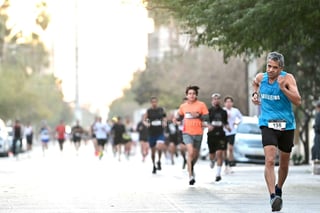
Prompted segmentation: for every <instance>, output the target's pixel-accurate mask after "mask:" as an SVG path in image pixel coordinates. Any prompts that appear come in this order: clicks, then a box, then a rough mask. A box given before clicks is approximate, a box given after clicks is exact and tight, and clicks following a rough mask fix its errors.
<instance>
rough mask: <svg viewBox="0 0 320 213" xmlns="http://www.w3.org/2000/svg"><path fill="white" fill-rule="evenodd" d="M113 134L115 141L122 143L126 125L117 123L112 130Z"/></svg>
mask: <svg viewBox="0 0 320 213" xmlns="http://www.w3.org/2000/svg"><path fill="white" fill-rule="evenodd" d="M111 131H112V133H113V138H114V141H116V142H120V141H122V140H123V139H122V135H123V133H125V132H126V128H125V126H124V124H122V123H121V124H120V123H115V124H114V125H113V127H112V129H111Z"/></svg>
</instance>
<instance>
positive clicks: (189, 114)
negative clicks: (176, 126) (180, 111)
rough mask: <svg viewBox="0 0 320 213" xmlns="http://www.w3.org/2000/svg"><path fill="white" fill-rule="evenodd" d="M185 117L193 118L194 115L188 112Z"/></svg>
mask: <svg viewBox="0 0 320 213" xmlns="http://www.w3.org/2000/svg"><path fill="white" fill-rule="evenodd" d="M184 118H187V119H191V118H193V116H192V115H191V113H190V112H186V113H185V114H184Z"/></svg>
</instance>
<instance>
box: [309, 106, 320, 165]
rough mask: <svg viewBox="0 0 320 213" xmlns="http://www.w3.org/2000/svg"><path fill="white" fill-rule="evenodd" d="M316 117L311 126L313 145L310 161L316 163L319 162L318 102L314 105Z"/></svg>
mask: <svg viewBox="0 0 320 213" xmlns="http://www.w3.org/2000/svg"><path fill="white" fill-rule="evenodd" d="M316 111H317V113H316V117H315V123H314V125H313V129H314V144H313V146H312V148H311V160H313V161H314V162H316V161H317V163H318V162H319V161H320V101H318V102H317V103H316Z"/></svg>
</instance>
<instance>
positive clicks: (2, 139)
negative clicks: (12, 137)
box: [0, 119, 11, 156]
mask: <svg viewBox="0 0 320 213" xmlns="http://www.w3.org/2000/svg"><path fill="white" fill-rule="evenodd" d="M10 145H11V144H10V141H9V138H8V131H7V128H6V125H5V124H4V122H3V120H1V119H0V155H1V156H8V154H9V151H10Z"/></svg>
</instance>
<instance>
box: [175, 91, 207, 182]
mask: <svg viewBox="0 0 320 213" xmlns="http://www.w3.org/2000/svg"><path fill="white" fill-rule="evenodd" d="M198 90H199V87H198V86H188V87H187V88H186V92H185V94H186V97H187V101H186V102H185V103H183V104H181V105H180V107H179V110H178V114H177V117H176V118H175V119H174V121H182V120H183V130H182V132H183V135H182V138H183V142H184V143H185V144H186V146H187V152H188V158H187V165H188V172H189V185H193V184H194V183H195V182H196V181H195V174H194V165H195V163H196V162H197V160H198V157H199V150H200V146H201V141H202V135H203V127H204V125H203V122H205V121H208V118H209V112H208V108H207V106H206V105H205V103H203V102H201V101H199V100H198V99H197V96H198Z"/></svg>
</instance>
